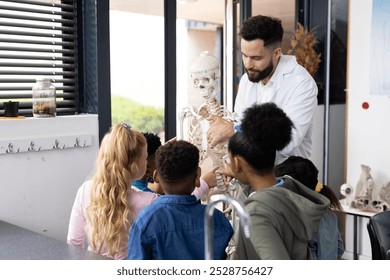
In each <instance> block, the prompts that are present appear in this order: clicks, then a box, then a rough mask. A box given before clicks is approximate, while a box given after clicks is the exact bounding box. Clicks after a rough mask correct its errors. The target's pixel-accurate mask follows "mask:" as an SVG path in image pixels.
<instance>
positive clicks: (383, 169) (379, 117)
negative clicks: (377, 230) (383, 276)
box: [346, 0, 390, 258]
mask: <svg viewBox="0 0 390 280" xmlns="http://www.w3.org/2000/svg"><path fill="white" fill-rule="evenodd" d="M349 3H350V4H349V5H350V7H349V9H350V11H349V42H348V77H347V79H348V80H347V82H348V91H347V92H348V95H347V100H348V101H347V102H348V103H347V140H346V144H347V166H346V168H347V169H346V172H347V174H346V181H347V182H348V183H349V184H351V185H352V186H356V183H357V181H358V179H359V176H360V173H361V167H360V165H361V164H365V165H368V166H370V167H371V175H372V177H373V179H374V184H375V185H374V195H376V194H377V193H378V191H379V189H380V188H381V187H382V185H383V184H385V183H387V182H389V181H390V156H389V155H390V145H389V140H388V139H389V137H388V136H389V131H388V129H387V128H388V127H389V126H388V124H387V122H388V120H389V117H390V110H389V108H390V98H389V97H388V96H383V95H382V96H379V95H373V94H370V90H369V83H370V79H369V77H370V74H369V70H370V59H371V57H370V43H371V37H370V32H371V31H370V29H371V11H372V1H371V0H361V1H349ZM384 63H389V62H384ZM387 75H388V73H387ZM363 102H368V104H369V108H368V109H367V110H365V109H363V108H362V103H363ZM347 218H349V219H351V217H347ZM347 222H348V220H347ZM366 222H367V221H364V222H363V223H362V224H361V225H360V227H359V229H360V230H359V232H358V235H360V236H367V227H366ZM352 234H353V232H352V229H351V227H348V226H347V227H346V238H347V245H348V246H349V244H348V243H349V242H351V240H352ZM361 245H362V249H361V251H363V253H362V258H366V257H368V258H370V256H371V251H370V249H369V248H370V247H369V246H370V243H369V239H367V238H364V240H363V241H362V242H361Z"/></svg>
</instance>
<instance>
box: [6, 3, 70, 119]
mask: <svg viewBox="0 0 390 280" xmlns="http://www.w3.org/2000/svg"><path fill="white" fill-rule="evenodd" d="M76 6H77V5H76V0H67V1H60V0H57V1H55V0H46V1H23V0H20V1H0V115H4V105H3V102H6V101H9V100H12V101H19V115H24V116H32V87H33V85H34V84H35V81H36V78H38V77H48V78H50V79H51V80H52V83H53V85H54V86H55V87H56V103H57V115H66V114H75V113H76V112H77V108H76V104H77V102H76V96H77V71H76V69H77V46H76V44H77V38H76V35H77V32H76Z"/></svg>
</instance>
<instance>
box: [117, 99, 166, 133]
mask: <svg viewBox="0 0 390 280" xmlns="http://www.w3.org/2000/svg"><path fill="white" fill-rule="evenodd" d="M111 106H112V107H111V108H112V124H117V123H119V122H127V123H128V124H130V125H131V126H132V127H133V128H134V129H137V130H139V131H142V132H153V133H156V134H159V133H161V132H163V131H164V109H163V108H157V107H153V106H146V105H142V104H140V103H137V102H135V101H133V100H131V99H129V98H126V97H122V96H112V97H111Z"/></svg>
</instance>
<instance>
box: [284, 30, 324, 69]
mask: <svg viewBox="0 0 390 280" xmlns="http://www.w3.org/2000/svg"><path fill="white" fill-rule="evenodd" d="M315 29H316V28H313V29H311V30H310V31H308V30H306V29H305V28H304V27H303V25H302V24H300V23H298V29H297V30H296V31H295V33H294V38H293V39H291V41H290V46H291V48H290V49H289V50H288V51H287V54H290V55H295V57H296V58H297V62H298V63H299V64H300V65H302V66H303V67H305V69H306V70H307V71H308V72H309V73H310V75H312V76H314V75H315V73H316V72H317V70H318V67H319V65H320V62H321V59H320V58H321V54H318V53H317V52H316V50H315V48H314V47H315V46H316V45H317V44H318V41H317V40H316V38H315V35H316V31H315Z"/></svg>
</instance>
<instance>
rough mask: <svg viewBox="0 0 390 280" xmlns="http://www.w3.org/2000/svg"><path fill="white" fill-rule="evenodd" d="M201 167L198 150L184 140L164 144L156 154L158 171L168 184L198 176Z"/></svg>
mask: <svg viewBox="0 0 390 280" xmlns="http://www.w3.org/2000/svg"><path fill="white" fill-rule="evenodd" d="M198 166H199V150H198V148H197V147H196V146H195V145H193V144H191V143H189V142H187V141H184V140H178V141H172V142H168V143H166V144H164V145H163V146H161V147H160V148H158V149H157V152H156V169H157V172H158V174H159V176H160V177H161V178H162V179H163V180H165V181H167V182H178V181H181V180H182V179H184V178H187V177H188V176H192V175H196V172H197V170H198Z"/></svg>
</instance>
